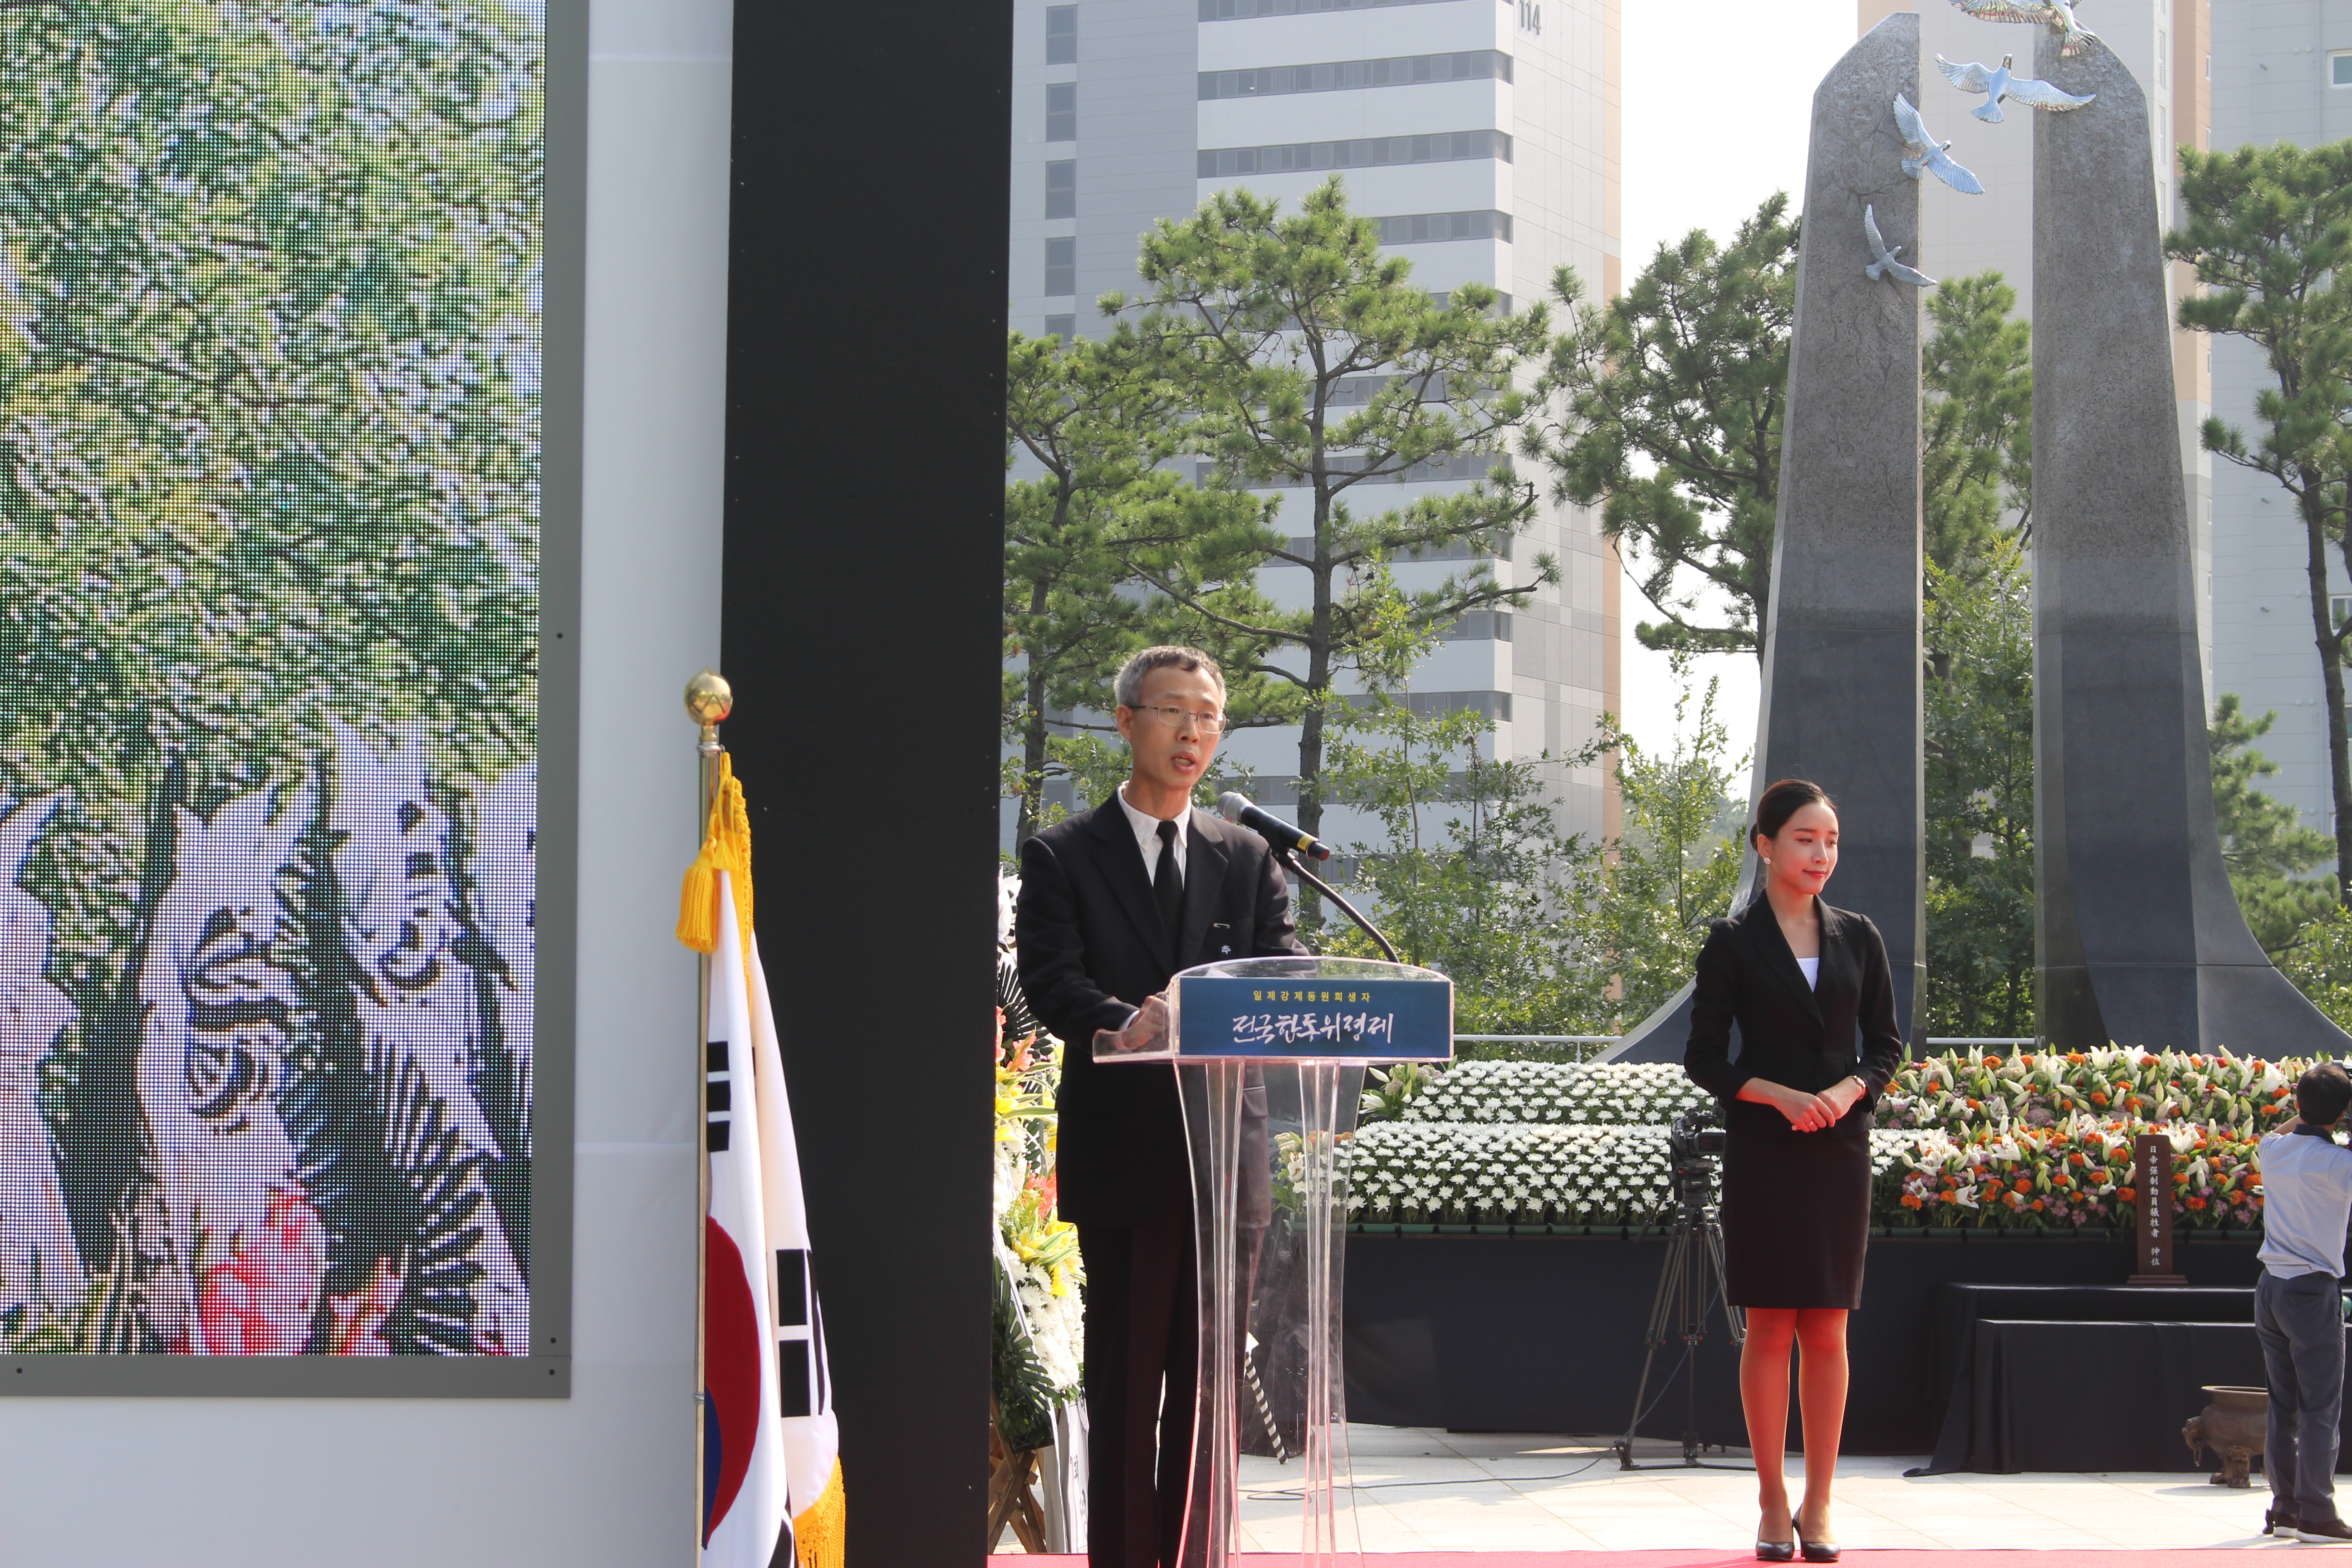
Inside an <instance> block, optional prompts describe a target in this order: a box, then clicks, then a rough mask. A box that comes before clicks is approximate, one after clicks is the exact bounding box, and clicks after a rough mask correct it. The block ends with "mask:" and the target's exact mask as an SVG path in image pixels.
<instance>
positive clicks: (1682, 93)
mask: <svg viewBox="0 0 2352 1568" xmlns="http://www.w3.org/2000/svg"><path fill="white" fill-rule="evenodd" d="M1856 15H1857V8H1856V6H1855V5H1854V3H1853V0H1808V3H1807V4H1804V5H1759V4H1758V3H1757V0H1672V3H1671V4H1669V3H1667V0H1628V3H1627V4H1626V5H1624V6H1623V16H1624V27H1625V55H1624V96H1625V106H1624V181H1625V189H1624V209H1623V222H1624V229H1625V232H1624V235H1623V246H1624V278H1625V281H1626V282H1628V283H1630V282H1632V281H1633V279H1634V277H1635V276H1636V275H1638V274H1639V273H1640V271H1641V269H1642V268H1643V266H1644V265H1645V264H1647V262H1648V261H1649V259H1650V258H1651V256H1653V255H1654V253H1655V252H1656V250H1657V248H1658V247H1659V246H1661V245H1663V244H1667V243H1670V242H1673V241H1676V240H1679V239H1681V238H1682V237H1683V236H1684V235H1685V234H1687V233H1689V232H1690V231H1691V230H1692V229H1694V228H1704V229H1706V230H1707V231H1709V232H1710V233H1713V234H1717V235H1719V236H1720V235H1728V234H1729V233H1730V232H1731V231H1732V230H1733V229H1734V228H1736V227H1738V224H1739V221H1740V219H1742V218H1744V217H1746V216H1748V214H1750V213H1752V212H1754V211H1755V210H1756V206H1757V204H1758V203H1759V202H1761V201H1762V200H1763V199H1764V198H1765V197H1766V196H1768V195H1770V194H1771V193H1772V192H1774V191H1776V190H1785V191H1787V192H1788V193H1789V194H1790V196H1791V197H1798V198H1801V195H1802V194H1803V190H1804V183H1805V140H1806V134H1807V131H1808V122H1809V118H1810V116H1811V112H1812V97H1813V89H1814V87H1815V86H1817V85H1818V84H1819V83H1820V81H1821V79H1822V76H1823V75H1825V74H1826V73H1827V72H1828V70H1829V68H1830V67H1832V65H1834V64H1836V63H1837V58H1838V57H1839V56H1840V55H1842V54H1843V53H1844V52H1845V51H1846V50H1847V49H1848V48H1850V47H1853V42H1854V39H1855V37H1856ZM1622 607H1623V612H1624V634H1623V635H1624V654H1625V658H1624V663H1623V667H1622V668H1623V691H1622V701H1623V703H1624V709H1625V711H1624V714H1623V718H1624V721H1625V723H1626V725H1627V727H1628V728H1629V729H1631V730H1632V731H1633V736H1634V738H1635V739H1636V740H1637V741H1639V742H1641V743H1642V744H1643V747H1644V748H1646V749H1650V750H1653V751H1655V750H1660V749H1664V748H1666V747H1670V746H1671V745H1672V744H1673V741H1674V735H1675V723H1674V718H1675V683H1674V677H1673V673H1672V671H1671V670H1669V669H1668V668H1667V665H1666V659H1665V656H1664V655H1663V654H1654V653H1652V652H1650V651H1649V650H1648V649H1646V648H1644V647H1642V645H1641V644H1640V643H1638V642H1636V641H1634V640H1633V626H1634V624H1635V623H1636V622H1638V621H1642V620H1644V619H1655V618H1656V612H1655V611H1654V610H1653V609H1652V608H1651V607H1650V605H1649V602H1648V601H1647V600H1645V599H1644V598H1643V597H1642V595H1641V591H1640V590H1639V589H1638V588H1636V587H1635V586H1634V585H1633V582H1632V581H1631V580H1630V579H1629V580H1628V581H1627V582H1626V583H1625V584H1623V593H1622ZM1693 674H1694V676H1695V678H1696V680H1697V681H1698V683H1699V684H1700V685H1701V686H1702V687H1704V685H1705V684H1706V679H1707V678H1708V677H1709V676H1711V675H1714V676H1720V677H1721V678H1722V691H1721V695H1720V697H1719V698H1718V699H1717V711H1718V712H1719V713H1720V714H1721V715H1722V717H1723V718H1724V720H1725V721H1726V725H1727V728H1728V729H1729V731H1731V745H1732V752H1733V754H1734V755H1735V756H1737V755H1739V754H1742V753H1745V752H1748V750H1749V749H1750V748H1751V747H1752V745H1753V744H1754V742H1755V736H1756V703H1757V694H1758V681H1757V664H1756V659H1755V658H1754V656H1753V655H1750V654H1744V653H1742V654H1731V655H1717V656H1713V657H1710V658H1702V659H1700V660H1698V661H1697V663H1696V668H1694V670H1693ZM1691 708H1692V711H1693V712H1694V713H1696V709H1697V704H1696V703H1695V702H1694V703H1693V704H1692V705H1691Z"/></svg>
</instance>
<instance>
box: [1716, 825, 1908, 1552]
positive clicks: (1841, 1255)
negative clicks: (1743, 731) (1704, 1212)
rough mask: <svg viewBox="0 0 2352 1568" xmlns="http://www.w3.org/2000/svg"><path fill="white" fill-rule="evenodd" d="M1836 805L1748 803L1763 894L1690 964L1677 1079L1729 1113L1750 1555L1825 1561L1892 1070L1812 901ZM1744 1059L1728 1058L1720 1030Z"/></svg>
mask: <svg viewBox="0 0 2352 1568" xmlns="http://www.w3.org/2000/svg"><path fill="white" fill-rule="evenodd" d="M1837 835H1838V825H1837V808H1836V806H1835V805H1833V804H1832V802H1831V800H1830V797H1829V796H1828V795H1824V794H1822V791H1821V788H1820V786H1818V785H1816V784H1809V783H1807V782H1805V781H1804V780H1802V779H1782V780H1781V781H1780V783H1778V784H1774V785H1772V786H1771V787H1770V788H1769V789H1767V790H1766V791H1765V792H1764V795H1763V798H1762V799H1760V800H1759V801H1758V802H1757V804H1756V826H1755V847H1756V853H1757V855H1758V857H1759V858H1760V859H1761V861H1762V863H1763V864H1762V879H1763V884H1764V886H1763V889H1762V891H1761V892H1760V893H1759V895H1758V896H1757V897H1755V898H1753V899H1751V900H1748V905H1747V907H1746V908H1744V909H1742V910H1738V911H1737V912H1736V913H1734V914H1733V915H1732V916H1731V917H1730V918H1729V919H1728V920H1722V921H1716V922H1715V928H1714V930H1713V931H1710V932H1709V933H1708V935H1707V939H1706V946H1704V947H1703V948H1701V949H1700V950H1699V955H1698V982H1697V986H1696V992H1695V994H1694V996H1693V999H1692V1010H1691V1032H1690V1043H1689V1045H1688V1047H1686V1049H1685V1053H1684V1058H1683V1068H1684V1070H1685V1072H1687V1073H1688V1074H1689V1075H1690V1077H1691V1079H1692V1080H1693V1081H1694V1082H1696V1084H1697V1085H1698V1086H1699V1087H1700V1088H1701V1089H1706V1091H1707V1092H1709V1093H1710V1094H1713V1095H1714V1096H1715V1097H1716V1098H1717V1100H1721V1101H1723V1102H1724V1106H1725V1112H1724V1121H1725V1124H1726V1126H1727V1127H1728V1128H1729V1130H1730V1133H1729V1137H1728V1138H1727V1140H1726V1147H1725V1151H1724V1158H1723V1244H1724V1273H1725V1295H1726V1296H1727V1299H1728V1300H1730V1301H1732V1302H1733V1303H1734V1304H1736V1305H1738V1306H1740V1307H1743V1308H1745V1309H1747V1312H1748V1343H1747V1347H1746V1349H1745V1350H1744V1351H1743V1352H1741V1356H1740V1363H1739V1397H1740V1404H1741V1405H1742V1406H1743V1408H1744V1409H1745V1410H1746V1411H1747V1415H1748V1444H1749V1446H1750V1447H1752V1448H1753V1449H1754V1450H1755V1454H1756V1477H1757V1492H1758V1501H1759V1504H1760V1506H1761V1507H1762V1510H1763V1520H1762V1521H1761V1524H1760V1526H1759V1529H1758V1531H1757V1532H1756V1555H1757V1557H1758V1558H1759V1560H1761V1561H1763V1562H1767V1563H1786V1562H1788V1561H1790V1559H1791V1558H1792V1557H1794V1556H1795V1555H1796V1552H1797V1546H1798V1543H1799V1542H1802V1544H1803V1549H1804V1556H1805V1561H1807V1562H1808V1563H1834V1562H1836V1561H1837V1557H1838V1547H1837V1545H1836V1542H1835V1541H1834V1540H1833V1539H1832V1535H1831V1533H1830V1483H1831V1479H1832V1476H1833V1474H1834V1473H1835V1471H1836V1468H1837V1450H1838V1439H1839V1436H1840V1434H1841V1430H1842V1428H1843V1426H1844V1422H1845V1394H1846V1362H1845V1315H1846V1314H1847V1313H1848V1312H1850V1311H1852V1310H1853V1309H1854V1308H1856V1307H1859V1306H1860V1305H1862V1258H1863V1249H1864V1244H1865V1242H1866V1241H1867V1239H1868V1237H1869V1231H1870V1121H1871V1110H1872V1109H1873V1107H1874V1105H1875V1104H1876V1102H1877V1098H1878V1093H1879V1091H1880V1090H1881V1089H1885V1087H1886V1082H1887V1080H1888V1079H1890V1078H1892V1077H1894V1075H1895V1068H1896V1067H1897V1066H1898V1065H1899V1064H1900V1063H1901V1062H1902V1060H1903V1057H1904V1046H1903V1037H1902V1035H1901V1034H1900V1033H1899V1032H1898V1031H1897V1030H1896V1028H1895V984H1894V978H1893V975H1892V973H1890V972H1889V970H1888V968H1887V963H1886V944H1885V942H1883V941H1881V940H1880V938H1879V935H1878V928H1877V927H1876V926H1874V925H1872V924H1871V923H1870V921H1867V920H1865V919H1864V918H1863V917H1862V916H1860V915H1858V914H1854V913H1853V912H1852V911H1850V910H1838V909H1832V908H1831V907H1830V905H1829V904H1827V903H1826V902H1824V901H1823V900H1822V898H1821V896H1820V894H1821V890H1822V884H1823V883H1825V882H1826V881H1828V880H1829V876H1830V873H1831V872H1832V871H1833V870H1835V869H1836V868H1837ZM1734 1022H1737V1023H1738V1026H1739V1039H1740V1047H1739V1058H1738V1060H1737V1061H1734V1060H1733V1059H1732V1058H1731V1054H1730V1047H1731V1026H1732V1025H1733V1023H1734ZM1792 1343H1793V1344H1795V1345H1796V1346H1798V1347H1800V1349H1801V1352H1802V1355H1801V1361H1800V1363H1799V1373H1798V1377H1799V1390H1800V1394H1801V1405H1802V1409H1803V1419H1804V1434H1805V1497H1804V1504H1803V1506H1802V1507H1801V1508H1800V1509H1798V1510H1796V1512H1795V1513H1794V1514H1793V1515H1791V1513H1790V1508H1789V1491H1788V1483H1787V1480H1786V1479H1785V1477H1784V1475H1783V1471H1782V1449H1783V1447H1784V1443H1785V1438H1786V1434H1787V1432H1788V1429H1789V1351H1790V1345H1791V1344H1792Z"/></svg>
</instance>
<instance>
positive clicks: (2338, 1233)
mask: <svg viewBox="0 0 2352 1568" xmlns="http://www.w3.org/2000/svg"><path fill="white" fill-rule="evenodd" d="M2255 1164H2256V1165H2257V1166H2258V1167H2259V1168H2260V1169H2261V1171H2262V1173H2263V1245H2262V1248H2261V1250H2260V1251H2259V1252H2257V1253H2256V1254H2255V1256H2256V1257H2257V1258H2261V1260H2262V1265H2263V1268H2267V1269H2269V1270H2270V1271H2271V1272H2272V1273H2273V1274H2275V1275H2277V1276H2278V1277H2279V1278H2281V1279H2294V1277H2295V1276H2296V1275H2298V1274H2332V1275H2334V1276H2335V1277H2336V1278H2337V1279H2342V1278H2343V1277H2344V1228H2345V1225H2346V1223H2347V1216H2352V1149H2347V1148H2345V1147H2344V1146H2343V1145H2342V1144H2340V1143H2338V1142H2336V1140H2335V1139H2334V1138H2331V1137H2327V1136H2325V1135H2323V1134H2320V1133H2316V1132H2293V1131H2286V1132H2268V1133H2264V1134H2263V1142H2262V1146H2261V1148H2260V1150H2259V1152H2258V1153H2257V1156H2256V1159H2255Z"/></svg>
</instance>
